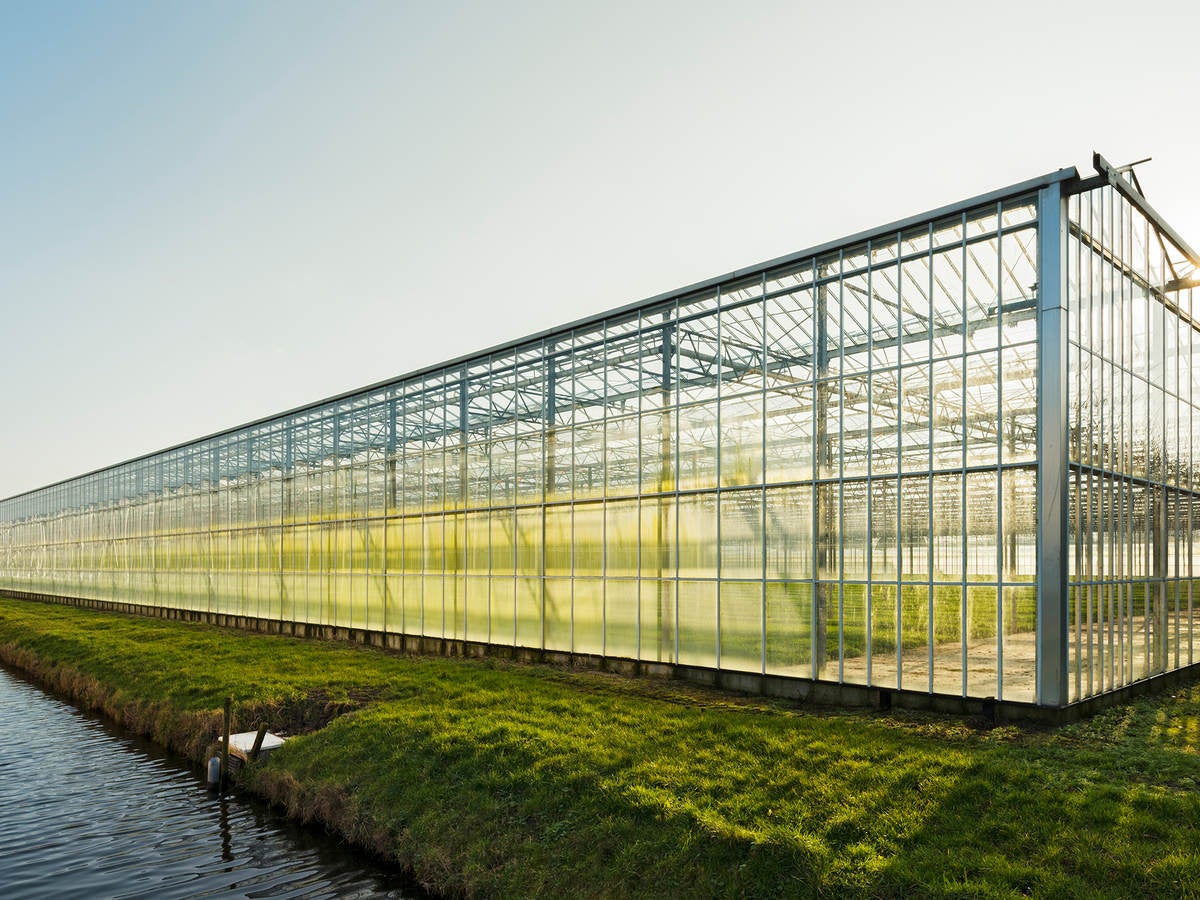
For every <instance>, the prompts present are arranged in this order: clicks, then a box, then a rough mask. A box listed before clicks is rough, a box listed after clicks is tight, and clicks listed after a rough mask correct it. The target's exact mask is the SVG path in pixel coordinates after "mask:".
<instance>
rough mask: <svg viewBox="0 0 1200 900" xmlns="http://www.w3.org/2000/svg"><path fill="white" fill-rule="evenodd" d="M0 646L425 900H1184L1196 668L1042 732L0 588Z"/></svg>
mask: <svg viewBox="0 0 1200 900" xmlns="http://www.w3.org/2000/svg"><path fill="white" fill-rule="evenodd" d="M0 658H3V659H4V660H5V661H7V662H9V663H10V664H14V665H16V666H18V667H20V668H24V669H26V670H28V671H30V672H31V674H33V675H34V676H35V677H38V678H40V679H41V680H43V681H45V682H46V683H48V684H50V685H51V686H54V687H57V688H60V689H62V690H65V691H66V692H67V693H69V694H70V695H71V696H73V697H74V698H75V699H76V700H77V702H80V703H81V704H84V705H88V706H91V707H94V708H99V709H103V710H104V711H106V712H107V713H109V714H110V715H113V716H114V717H116V718H118V719H120V720H123V721H124V722H125V723H126V724H127V725H129V726H131V727H133V728H135V729H136V730H138V731H140V732H142V733H145V734H148V735H150V736H152V737H155V738H156V739H157V740H159V741H161V742H163V743H166V744H169V745H171V746H172V747H173V748H174V749H176V750H180V751H182V752H184V753H187V754H188V755H190V756H191V757H192V758H193V759H196V760H200V759H202V758H203V756H204V754H205V753H206V751H207V750H208V749H209V748H210V747H211V746H212V741H213V739H214V738H215V736H216V734H217V731H218V729H219V725H220V707H221V704H222V702H223V699H224V697H225V696H226V695H227V694H232V695H233V696H234V698H235V721H234V726H235V728H236V729H238V730H250V729H252V728H253V727H254V726H255V725H257V724H258V722H259V720H265V721H268V722H269V723H270V724H271V726H272V727H273V728H276V729H281V730H286V731H289V732H292V733H294V734H297V737H296V738H295V739H294V740H291V741H289V742H288V744H287V745H286V746H285V747H284V748H283V749H282V750H280V751H278V752H277V753H276V754H274V755H273V756H272V757H271V759H270V760H269V761H268V762H267V763H266V764H264V765H260V766H257V767H254V768H252V769H251V770H249V771H248V772H247V773H246V778H245V782H246V784H247V786H249V787H250V788H252V789H253V790H255V791H257V792H259V793H261V794H263V795H264V796H267V797H269V798H271V799H273V800H275V801H276V802H278V803H280V804H282V805H284V806H286V807H288V809H289V810H290V811H291V812H292V813H293V814H294V815H296V816H297V817H299V818H302V819H309V820H318V821H323V822H325V823H326V824H327V825H328V826H329V827H331V828H332V829H334V830H336V831H338V832H340V833H341V834H343V835H344V836H346V837H347V838H348V839H350V840H353V841H355V842H357V843H361V844H363V845H365V846H367V847H368V848H370V849H372V850H374V851H376V852H378V853H381V854H383V855H385V856H388V857H391V858H393V859H396V860H398V861H400V862H401V863H402V864H404V865H406V866H408V867H411V869H412V870H413V872H414V874H415V875H416V877H417V878H418V879H419V880H420V881H422V882H424V883H426V884H428V885H429V886H430V887H432V888H433V889H434V890H436V891H440V892H445V893H448V894H471V895H501V896H534V895H537V896H581V895H585V896H586V895H593V896H639V897H643V896H669V897H680V896H821V895H826V896H844V895H866V896H901V895H904V896H911V895H918V896H921V895H936V896H972V897H974V896H988V895H992V896H1019V895H1023V894H1033V895H1037V896H1055V897H1060V896H1158V897H1187V896H1192V897H1200V887H1198V885H1200V794H1198V788H1200V756H1198V755H1197V751H1198V750H1200V686H1192V687H1189V688H1186V689H1183V690H1180V691H1177V692H1176V693H1175V694H1174V695H1171V696H1162V697H1158V698H1154V699H1151V700H1142V701H1139V702H1136V703H1132V704H1129V705H1127V706H1123V707H1120V708H1117V709H1114V710H1110V711H1108V712H1105V713H1103V714H1101V715H1099V716H1097V717H1095V718H1094V719H1091V720H1089V721H1087V722H1084V723H1081V724H1078V725H1074V726H1070V727H1066V728H1062V729H1057V730H1053V731H1044V730H1033V729H1029V730H1023V729H1020V728H1016V727H1013V726H1005V727H1002V728H985V727H983V726H981V725H979V724H978V723H972V722H967V721H964V720H960V719H952V718H941V717H934V716H916V715H898V714H897V715H891V714H881V713H874V712H864V711H856V712H838V711H832V710H818V709H812V708H810V709H796V708H792V707H788V706H785V705H779V704H773V703H771V702H768V701H764V700H759V699H746V698H738V697H733V696H730V695H727V694H720V693H715V692H708V691H704V690H700V689H696V688H692V687H687V686H683V685H680V684H678V683H675V682H665V681H656V680H650V679H624V678H620V677H616V676H609V675H604V674H601V673H594V672H574V671H567V670H563V669H554V668H549V667H521V666H516V665H510V664H504V663H500V662H495V661H474V660H462V659H441V658H416V657H405V656H400V655H396V654H390V653H385V652H382V651H379V650H374V649H368V648H363V647H353V646H347V645H343V644H334V643H325V642H318V641H303V640H298V639H291V638H280V637H268V636H264V635H254V634H245V633H241V632H236V631H230V630H224V629H218V628H214V627H210V626H203V625H196V624H187V623H181V622H169V621H164V620H159V619H148V618H147V619H142V618H137V617H128V616H121V615H115V614H108V613H97V612H93V611H88V610H79V609H74V608H71V607H64V606H53V605H45V604H38V603H29V602H24V601H17V600H10V599H6V598H0Z"/></svg>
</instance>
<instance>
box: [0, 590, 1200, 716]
mask: <svg viewBox="0 0 1200 900" xmlns="http://www.w3.org/2000/svg"><path fill="white" fill-rule="evenodd" d="M0 595H3V596H8V597H13V598H16V599H20V600H36V601H41V602H46V603H60V604H66V605H69V606H76V607H80V608H84V609H96V610H103V611H105V612H119V613H127V614H131V615H139V616H150V617H155V618H161V619H176V620H180V621H186V622H201V623H205V624H209V625H217V626H220V627H223V628H238V629H241V630H243V631H251V632H258V633H261V634H275V635H285V636H289V637H303V638H314V639H318V640H335V641H345V642H348V643H355V644H364V645H367V646H372V647H379V648H382V649H386V650H393V651H398V652H403V653H414V654H423V655H428V656H463V657H471V658H475V659H483V658H494V659H506V660H512V661H515V662H521V663H531V664H542V665H557V666H567V667H579V668H587V669H597V670H600V671H604V672H613V673H615V674H619V675H626V676H643V677H653V678H664V679H669V678H676V679H679V680H681V681H687V682H691V683H693V684H700V685H704V686H706V687H713V688H719V689H721V690H727V691H736V692H738V693H743V694H753V695H758V696H764V697H774V698H778V699H782V700H788V701H791V702H794V703H798V704H802V703H813V704H818V705H824V706H843V707H873V708H876V709H882V710H887V709H906V710H925V711H932V712H938V713H946V714H949V715H958V716H977V717H982V718H984V719H987V720H990V721H992V722H994V723H999V722H1035V723H1039V724H1044V725H1059V724H1065V723H1068V722H1074V721H1077V720H1079V719H1081V718H1086V717H1088V716H1090V715H1094V714H1095V713H1097V712H1099V711H1100V710H1102V709H1106V708H1108V707H1111V706H1114V705H1118V704H1120V703H1124V702H1127V701H1129V700H1130V699H1133V698H1134V697H1139V696H1142V695H1145V694H1153V693H1158V692H1162V691H1165V690H1170V689H1171V688H1173V687H1176V686H1178V685H1182V684H1187V683H1191V682H1193V681H1195V679H1196V677H1197V674H1198V673H1200V664H1197V665H1193V666H1188V667H1185V668H1181V669H1175V670H1173V671H1170V672H1164V673H1162V674H1159V675H1154V676H1152V677H1149V678H1145V679H1142V680H1140V681H1136V682H1134V683H1132V684H1129V685H1126V686H1124V687H1122V688H1118V689H1116V690H1113V691H1109V692H1108V693H1105V694H1100V695H1097V696H1094V697H1088V698H1086V699H1084V700H1081V701H1078V702H1076V703H1072V704H1070V705H1068V706H1065V707H1049V706H1038V705H1036V704H1033V703H1021V702H1016V701H1011V700H996V699H995V698H992V697H986V698H979V697H962V696H958V695H953V694H938V693H931V692H925V691H913V690H897V689H894V688H886V687H874V686H868V685H861V684H849V683H840V682H835V681H823V680H819V679H811V678H802V677H799V676H793V675H771V674H759V673H754V672H739V671H733V670H729V669H714V668H709V667H706V666H693V665H687V664H683V663H668V662H648V661H644V660H636V659H628V658H623V657H610V656H601V655H599V654H595V653H572V652H569V651H564V650H545V649H538V648H535V647H515V646H511V645H508V644H490V643H486V642H481V641H468V640H463V639H460V638H438V637H426V636H422V635H411V634H396V633H394V632H385V631H379V630H375V629H367V628H352V627H348V626H343V625H322V624H316V623H310V622H292V621H286V620H280V619H266V618H261V617H258V616H243V615H233V614H230V613H216V612H207V611H205V610H194V609H177V608H173V607H164V606H147V605H142V604H137V603H124V602H121V601H115V600H95V599H88V598H82V597H65V596H60V595H57V594H42V593H34V592H29V591H15V590H0Z"/></svg>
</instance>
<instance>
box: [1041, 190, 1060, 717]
mask: <svg viewBox="0 0 1200 900" xmlns="http://www.w3.org/2000/svg"><path fill="white" fill-rule="evenodd" d="M1037 240H1038V254H1037V256H1038V259H1037V262H1038V292H1037V293H1038V381H1037V384H1038V406H1037V408H1038V436H1037V441H1038V492H1037V517H1038V518H1037V520H1038V560H1037V703H1038V705H1039V706H1052V707H1062V706H1066V704H1067V699H1068V696H1067V557H1066V549H1067V513H1068V509H1067V503H1068V498H1067V439H1068V435H1067V409H1068V406H1067V402H1068V398H1067V266H1066V258H1067V201H1066V196H1065V194H1064V192H1063V183H1062V182H1061V181H1056V182H1054V183H1053V184H1049V185H1046V186H1045V187H1043V188H1041V190H1039V191H1038V238H1037Z"/></svg>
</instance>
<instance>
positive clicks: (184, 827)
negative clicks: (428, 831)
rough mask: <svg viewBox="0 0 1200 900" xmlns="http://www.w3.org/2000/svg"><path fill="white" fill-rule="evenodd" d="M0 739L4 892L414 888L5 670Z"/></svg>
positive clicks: (266, 892)
mask: <svg viewBox="0 0 1200 900" xmlns="http://www.w3.org/2000/svg"><path fill="white" fill-rule="evenodd" d="M0 734H3V736H4V738H3V740H0V894H3V896H4V897H5V898H34V897H47V898H49V897H53V898H63V897H80V898H83V897H87V898H95V897H154V898H170V897H179V898H184V897H188V898H190V897H253V898H260V897H263V898H265V897H289V898H300V897H314V898H315V897H343V898H365V897H417V896H420V893H419V891H418V890H417V889H415V888H414V887H412V886H411V885H409V884H408V883H406V882H405V880H404V879H403V878H402V877H401V876H400V875H399V873H397V872H394V871H389V870H387V869H386V868H384V867H381V866H379V865H377V864H375V863H373V862H372V861H370V860H368V859H366V858H363V857H361V856H358V855H357V854H353V853H351V852H348V851H347V850H346V849H345V848H343V847H342V846H341V845H339V844H337V843H336V842H335V841H333V840H331V839H329V838H326V837H325V836H324V835H323V834H320V833H316V832H314V831H312V830H311V829H307V828H302V827H299V826H297V825H296V824H294V823H292V822H290V821H288V820H287V819H285V818H283V817H282V816H280V815H278V814H277V813H275V812H274V811H273V810H271V809H270V808H268V807H266V806H264V805H262V804H259V803H256V802H252V801H249V800H247V799H245V798H242V797H240V796H236V795H234V796H231V795H226V796H222V797H218V796H216V795H215V794H214V793H212V792H210V791H207V790H206V789H205V787H204V782H203V779H202V778H201V777H200V776H199V774H198V773H195V772H193V771H191V769H190V768H188V767H186V766H184V765H181V764H180V761H179V760H177V759H174V758H172V757H170V756H169V755H167V754H164V753H163V752H162V751H161V750H160V749H159V748H158V747H156V746H155V745H154V744H151V743H149V742H147V741H144V740H141V739H138V738H135V737H131V736H129V735H126V734H123V733H121V732H120V731H118V730H116V729H114V728H113V727H111V726H110V725H109V724H108V723H105V722H103V721H100V720H98V719H95V718H92V717H89V716H87V715H85V714H83V713H81V712H79V711H78V710H76V709H74V708H73V707H72V706H70V705H69V704H67V703H64V702H62V701H60V700H57V699H55V698H54V697H51V696H50V695H48V694H46V693H44V692H43V691H41V690H40V689H39V688H37V687H36V686H34V685H32V684H29V683H28V682H25V681H23V680H21V679H20V678H19V677H18V676H17V675H15V674H14V673H12V672H11V671H6V670H4V669H3V668H0Z"/></svg>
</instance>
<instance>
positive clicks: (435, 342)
mask: <svg viewBox="0 0 1200 900" xmlns="http://www.w3.org/2000/svg"><path fill="white" fill-rule="evenodd" d="M1198 10H1200V7H1196V6H1195V5H1193V4H1184V3H1159V2H1153V0H1144V2H1141V3H1136V4H1129V3H1120V4H1117V3H1109V2H1104V0H1088V2H1075V3H1050V2H1045V0H1040V2H1026V0H1015V2H1009V0H1006V2H1005V3H1003V4H975V3H962V2H936V0H935V2H924V3H919V4H918V3H905V4H901V3H894V2H891V3H874V2H864V3H821V4H817V3H803V2H796V0H793V2H781V3H774V2H744V3H732V2H729V3H706V2H697V0H687V2H678V3H668V2H653V0H641V2H629V3H626V2H614V0H608V2H596V3H561V4H558V3H500V2H479V3H455V2H437V3H434V2H429V3H420V4H418V3H402V2H387V3H361V2H360V3H337V4H333V3H324V2H320V3H304V2H287V3H245V2H205V3H158V2H151V3H128V2H117V0H114V2H106V3H93V2H88V3H64V2H45V3H40V2H18V0H9V2H4V0H0V313H2V315H0V336H2V339H0V497H5V496H9V495H12V494H16V493H19V492H22V491H25V490H27V489H30V488H35V487H39V486H41V485H43V484H47V483H49V482H53V481H56V480H59V479H62V478H66V477H69V476H72V475H76V474H79V473H82V472H84V471H88V470H90V469H94V468H98V467H101V466H104V465H107V464H110V463H115V462H119V461H121V460H124V459H127V458H129V457H132V456H137V455H140V454H142V453H145V452H148V451H152V450H157V449H160V448H162V447H165V446H168V445H171V444H175V443H179V442H182V441H185V440H188V439H190V438H194V437H198V436H200V435H203V434H207V433H210V432H213V431H217V430H220V429H223V428H225V427H229V426H233V425H237V424H240V423H242V422H245V421H248V420H251V419H254V418H258V417H260V416H264V415H267V414H270V413H273V412H278V411H282V410H284V409H287V408H290V407H293V406H298V405H301V404H303V403H306V402H309V401H312V400H317V399H320V398H322V397H326V396H329V395H331V394H335V393H339V392H341V391H344V390H348V389H351V388H355V387H359V386H361V385H365V384H369V383H371V382H375V381H380V380H383V379H386V378H389V377H392V376H395V375H399V374H402V373H404V372H407V371H409V370H412V369H415V368H418V367H421V366H424V365H428V364H431V363H436V362H438V361H439V360H442V359H448V358H451V357H455V356H459V355H462V354H464V353H468V352H470V351H473V350H478V349H482V348H485V347H488V346H491V345H493V344H496V343H499V342H501V341H506V340H509V339H515V338H519V337H521V336H523V335H525V334H528V333H530V332H534V331H538V330H541V329H544V328H548V327H551V326H553V325H558V324H562V323H565V322H568V321H571V320H573V319H577V318H580V317H582V316H585V315H589V314H592V313H595V312H599V311H602V310H605V309H608V308H611V307H615V306H620V305H623V304H626V303H628V302H631V301H634V300H638V299H641V298H643V297H647V296H650V295H653V294H656V293H658V292H660V291H664V290H668V289H671V288H675V287H680V286H683V285H685V284H688V283H691V282H694V281H698V280H700V279H703V278H706V277H708V276H711V275H716V274H719V273H722V272H725V271H728V270H730V269H733V268H737V267H740V266H743V265H749V264H752V263H755V262H759V261H761V260H765V259H769V258H771V257H774V256H778V255H781V254H784V253H788V252H791V251H794V250H800V249H803V248H805V247H807V246H811V245H813V244H816V243H820V242H823V241H825V240H829V239H833V238H838V237H841V236H843V235H846V234H849V233H853V232H856V231H859V230H862V229H864V228H868V227H871V226H874V225H879V224H883V223H884V222H888V221H891V220H894V219H898V218H901V217H904V216H907V215H910V214H914V213H919V212H922V211H924V210H927V209H931V208H933V207H936V206H940V205H942V204H945V203H949V202H953V201H956V200H959V199H963V198H965V197H968V196H971V195H974V194H977V193H982V192H984V191H987V190H990V189H992V188H995V187H1000V186H1003V185H1006V184H1009V183H1012V182H1016V181H1021V180H1024V179H1026V178H1030V177H1033V176H1036V175H1040V174H1042V173H1044V172H1048V171H1052V170H1054V169H1058V168H1060V167H1064V166H1069V165H1077V166H1079V167H1080V169H1081V170H1083V169H1085V168H1086V167H1087V166H1088V165H1089V162H1090V159H1091V151H1092V150H1093V149H1097V150H1100V152H1102V153H1104V154H1105V156H1107V157H1108V158H1109V159H1110V160H1111V161H1113V162H1114V163H1123V162H1129V161H1133V160H1136V159H1140V158H1142V157H1145V156H1153V157H1154V160H1153V162H1151V163H1149V164H1147V165H1145V166H1143V167H1141V168H1139V174H1140V177H1141V179H1142V184H1143V186H1144V187H1145V189H1146V192H1147V194H1148V196H1149V198H1150V200H1151V202H1152V203H1153V204H1154V205H1155V206H1156V207H1157V208H1158V209H1159V211H1160V212H1162V213H1163V215H1164V216H1165V217H1166V218H1167V219H1168V220H1169V221H1171V222H1172V223H1173V224H1174V225H1175V226H1176V228H1177V229H1178V230H1179V231H1181V232H1182V233H1183V234H1184V236H1185V237H1187V238H1188V239H1189V240H1191V241H1192V243H1193V244H1200V202H1198V201H1200V166H1198V165H1197V151H1198V150H1200V62H1198V60H1200V53H1198V52H1197V48H1198V46H1200V11H1198Z"/></svg>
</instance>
